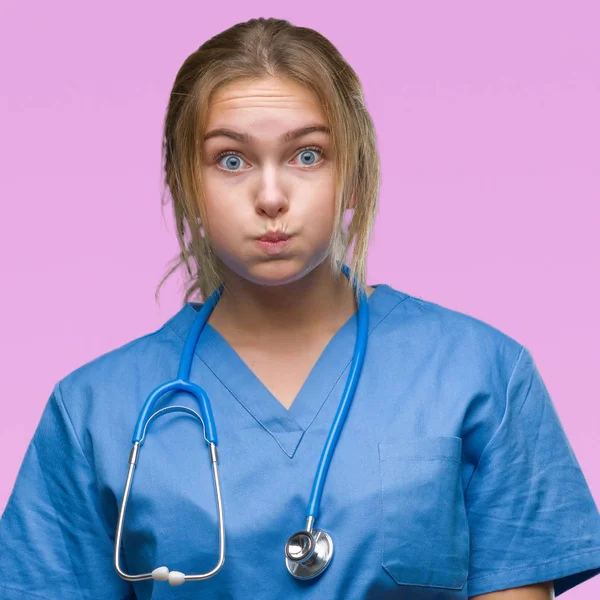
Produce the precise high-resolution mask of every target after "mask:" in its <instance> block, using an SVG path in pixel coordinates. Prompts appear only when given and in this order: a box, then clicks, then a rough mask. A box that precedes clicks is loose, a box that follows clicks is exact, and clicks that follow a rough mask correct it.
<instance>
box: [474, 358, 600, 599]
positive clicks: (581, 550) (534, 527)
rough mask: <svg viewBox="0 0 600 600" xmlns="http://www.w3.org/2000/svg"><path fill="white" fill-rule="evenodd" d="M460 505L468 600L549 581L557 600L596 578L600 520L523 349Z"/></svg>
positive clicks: (599, 550) (599, 555)
mask: <svg viewBox="0 0 600 600" xmlns="http://www.w3.org/2000/svg"><path fill="white" fill-rule="evenodd" d="M465 504H466V509H467V516H468V521H469V528H470V536H471V551H470V562H469V577H468V588H469V596H472V595H477V594H485V593H487V592H493V591H497V590H503V589H507V588H513V587H519V586H524V585H528V584H532V583H540V582H543V581H554V593H555V596H556V597H558V596H559V595H561V594H562V593H564V592H566V591H567V590H569V589H571V588H572V587H575V586H576V585H579V584H580V583H583V582H584V581H586V580H588V579H590V578H592V577H594V575H597V574H598V573H600V513H599V512H598V508H597V506H596V504H595V502H594V499H593V497H592V494H591V491H590V489H589V487H588V485H587V482H586V480H585V477H584V475H583V473H582V471H581V468H580V465H579V463H578V461H577V458H576V457H575V454H574V452H573V449H572V447H571V445H570V443H569V440H568V439H567V436H566V434H565V432H564V430H563V427H562V424H561V422H560V419H559V417H558V415H557V412H556V409H555V407H554V405H553V402H552V400H551V398H550V396H549V394H548V390H547V389H546V386H545V385H544V382H543V381H542V378H541V377H540V374H539V372H538V370H537V368H536V366H535V363H534V361H533V358H532V356H531V354H530V352H529V351H528V350H527V349H526V348H524V347H522V348H521V351H520V354H519V357H518V359H517V362H516V364H515V366H514V369H513V371H512V374H511V377H510V380H509V383H508V387H507V390H506V408H505V413H504V416H503V419H502V421H501V423H500V425H499V426H498V428H497V430H496V431H495V432H494V434H493V436H492V437H491V439H490V441H489V442H488V444H487V445H486V447H485V448H484V450H483V452H482V454H481V457H480V459H479V463H478V465H477V467H476V469H475V471H474V473H473V476H472V477H471V481H470V483H469V485H468V487H467V489H466V491H465Z"/></svg>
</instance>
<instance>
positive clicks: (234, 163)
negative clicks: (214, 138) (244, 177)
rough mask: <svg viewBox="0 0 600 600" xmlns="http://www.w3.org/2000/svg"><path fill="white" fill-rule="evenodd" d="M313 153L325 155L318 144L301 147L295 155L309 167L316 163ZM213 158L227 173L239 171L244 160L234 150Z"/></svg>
mask: <svg viewBox="0 0 600 600" xmlns="http://www.w3.org/2000/svg"><path fill="white" fill-rule="evenodd" d="M315 153H317V154H321V155H322V156H325V151H324V150H323V148H320V147H318V146H310V147H307V148H302V150H300V152H298V154H297V155H296V156H300V157H301V160H302V164H303V165H305V166H307V167H311V166H313V165H314V164H315V163H316V160H317V159H314V158H311V154H315ZM222 159H225V161H224V162H223V163H221V160H222ZM213 160H214V161H216V162H217V164H218V165H219V167H220V168H221V169H222V170H223V171H227V172H229V173H237V172H238V171H240V170H241V168H240V167H241V163H242V162H244V159H243V158H242V157H241V156H240V155H239V154H238V153H237V152H235V151H234V150H227V151H225V152H221V153H220V154H217V155H216V156H214V157H213ZM305 161H309V162H305Z"/></svg>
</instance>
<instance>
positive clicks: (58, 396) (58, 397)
mask: <svg viewBox="0 0 600 600" xmlns="http://www.w3.org/2000/svg"><path fill="white" fill-rule="evenodd" d="M154 333H157V332H154ZM149 335H154V334H149ZM144 337H146V336H144ZM55 391H56V393H55V394H54V397H55V398H56V401H57V402H58V403H59V404H60V405H61V406H62V408H63V410H64V412H65V415H66V416H67V420H68V422H69V425H70V426H71V429H72V430H73V437H74V438H75V440H76V441H77V445H78V446H79V449H80V450H81V454H82V455H83V458H84V459H85V462H86V464H87V465H88V467H89V468H90V470H91V472H92V473H93V479H94V489H95V491H96V494H97V495H96V498H99V497H100V496H99V492H100V490H99V488H98V478H97V477H96V470H95V469H94V467H93V466H92V464H91V463H90V461H89V459H88V457H87V455H86V453H85V451H84V450H83V446H82V444H81V441H80V440H79V436H78V435H77V430H76V429H75V425H74V424H73V420H72V419H71V415H70V414H69V410H68V409H67V405H66V404H65V402H64V400H63V397H62V396H63V394H62V390H61V387H60V381H59V382H58V383H57V384H56V386H55ZM117 502H118V499H117ZM94 504H95V501H94ZM96 508H97V509H98V513H99V517H100V522H101V523H102V529H104V532H105V533H106V535H107V536H108V539H109V540H110V541H111V542H112V543H113V544H114V541H113V539H112V537H111V536H112V535H113V533H114V532H113V531H111V530H109V529H108V528H107V526H106V523H105V520H104V518H103V517H104V516H105V513H104V512H103V511H102V510H101V506H96ZM117 510H118V504H117ZM121 546H122V548H123V550H125V541H124V540H123V541H122V542H121ZM122 559H123V561H124V563H125V567H126V568H127V560H125V558H124V557H122ZM129 585H130V586H131V582H129Z"/></svg>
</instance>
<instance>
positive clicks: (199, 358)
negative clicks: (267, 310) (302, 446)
mask: <svg viewBox="0 0 600 600" xmlns="http://www.w3.org/2000/svg"><path fill="white" fill-rule="evenodd" d="M167 325H168V327H169V329H170V330H171V331H172V332H173V333H174V334H175V335H176V336H177V337H178V338H179V339H180V340H181V341H182V342H185V339H184V338H183V336H182V335H181V334H180V333H179V332H178V331H176V330H175V328H174V327H172V326H171V325H170V324H168V323H167ZM194 356H195V357H196V358H198V360H199V361H201V362H202V364H203V365H204V366H205V367H206V368H207V369H208V370H209V371H210V372H211V373H212V374H213V375H214V376H215V377H216V378H217V380H218V381H220V382H221V385H222V386H223V387H224V388H225V389H226V390H227V391H228V392H229V393H230V394H231V395H232V396H233V397H234V398H236V399H237V400H238V402H239V403H240V405H241V406H243V407H244V410H245V411H246V412H247V413H248V414H249V415H250V416H251V417H252V418H253V419H254V420H255V421H256V422H257V423H258V424H259V425H260V426H261V427H262V428H263V429H264V430H265V431H266V432H267V433H268V434H269V435H270V436H271V437H272V438H273V439H274V440H275V443H276V444H277V445H278V446H279V447H280V448H281V450H282V451H283V453H284V454H285V455H286V456H289V457H290V458H291V456H290V455H289V454H288V452H287V450H286V449H285V448H284V447H283V446H282V445H281V444H280V443H279V440H278V439H277V438H276V437H275V436H273V435H272V433H271V432H270V431H269V430H268V429H267V428H266V427H265V426H264V424H263V423H261V422H260V421H259V420H258V419H257V418H256V417H255V416H254V415H253V414H252V412H251V411H250V410H249V409H248V407H247V406H246V405H245V404H244V403H243V402H242V401H241V400H240V399H239V398H237V396H236V395H235V394H234V393H233V392H232V391H231V389H229V386H228V385H227V384H226V383H225V382H224V381H223V380H222V379H221V378H220V377H219V376H218V375H217V374H216V373H215V372H214V371H213V370H212V369H211V368H210V366H209V365H208V364H207V363H206V361H205V360H204V359H203V358H202V357H201V356H200V355H199V354H198V353H197V352H196V350H195V349H194ZM296 431H297V432H298V433H300V434H301V436H300V437H302V435H304V432H303V431H302V430H301V429H298V430H296ZM273 433H286V432H284V431H274V432H273Z"/></svg>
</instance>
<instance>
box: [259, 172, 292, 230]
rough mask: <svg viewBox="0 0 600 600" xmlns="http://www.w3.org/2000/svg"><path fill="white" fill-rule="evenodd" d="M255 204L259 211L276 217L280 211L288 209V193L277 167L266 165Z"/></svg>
mask: <svg viewBox="0 0 600 600" xmlns="http://www.w3.org/2000/svg"><path fill="white" fill-rule="evenodd" d="M254 204H255V208H256V211H257V212H258V213H260V214H266V215H268V216H269V217H270V218H274V217H276V216H277V215H278V213H280V212H285V211H286V210H287V209H288V205H289V200H288V194H287V191H286V189H285V186H284V184H283V180H282V175H281V174H280V173H279V172H278V170H277V167H275V166H270V165H267V166H265V168H264V170H263V172H262V174H261V179H260V187H259V189H258V191H257V193H256V199H255V203H254Z"/></svg>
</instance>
